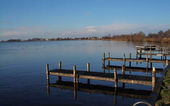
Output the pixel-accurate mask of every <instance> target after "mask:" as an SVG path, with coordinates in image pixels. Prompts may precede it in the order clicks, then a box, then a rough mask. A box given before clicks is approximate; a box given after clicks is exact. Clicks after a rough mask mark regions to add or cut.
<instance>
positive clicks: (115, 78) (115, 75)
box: [114, 68, 117, 88]
mask: <svg viewBox="0 0 170 106" xmlns="http://www.w3.org/2000/svg"><path fill="white" fill-rule="evenodd" d="M114 81H115V88H116V87H117V72H116V68H114Z"/></svg>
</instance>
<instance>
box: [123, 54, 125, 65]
mask: <svg viewBox="0 0 170 106" xmlns="http://www.w3.org/2000/svg"><path fill="white" fill-rule="evenodd" d="M123 65H125V53H124V55H123Z"/></svg>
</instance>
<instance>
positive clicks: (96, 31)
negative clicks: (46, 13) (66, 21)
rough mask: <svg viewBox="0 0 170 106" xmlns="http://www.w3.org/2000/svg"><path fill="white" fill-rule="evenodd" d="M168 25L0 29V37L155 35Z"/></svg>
mask: <svg viewBox="0 0 170 106" xmlns="http://www.w3.org/2000/svg"><path fill="white" fill-rule="evenodd" d="M169 28H170V24H166V25H165V24H129V23H119V24H118V23H117V24H110V25H101V26H86V27H84V28H81V29H74V30H64V31H57V30H51V29H49V28H47V27H43V26H23V27H18V28H0V37H8V38H9V36H10V38H14V36H17V37H18V38H24V37H25V38H26V37H27V38H33V37H47V38H49V37H80V36H90V35H102V36H104V35H105V34H106V33H110V34H112V35H113V34H126V33H135V32H139V31H143V32H144V33H155V32H158V31H160V30H164V31H165V30H167V29H169Z"/></svg>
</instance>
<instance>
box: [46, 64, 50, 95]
mask: <svg viewBox="0 0 170 106" xmlns="http://www.w3.org/2000/svg"><path fill="white" fill-rule="evenodd" d="M46 77H47V96H49V94H50V89H49V85H50V82H49V81H50V79H49V65H48V64H46Z"/></svg>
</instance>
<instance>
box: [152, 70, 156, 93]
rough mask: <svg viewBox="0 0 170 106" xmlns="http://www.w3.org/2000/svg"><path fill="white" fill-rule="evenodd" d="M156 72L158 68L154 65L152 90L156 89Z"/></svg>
mask: <svg viewBox="0 0 170 106" xmlns="http://www.w3.org/2000/svg"><path fill="white" fill-rule="evenodd" d="M155 72H156V69H155V67H153V69H152V91H154V89H155V83H156V74H155Z"/></svg>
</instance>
